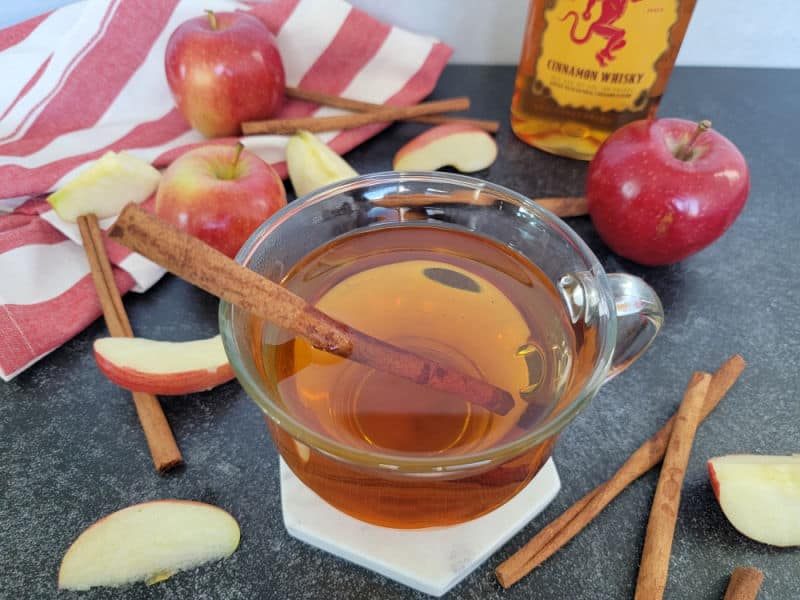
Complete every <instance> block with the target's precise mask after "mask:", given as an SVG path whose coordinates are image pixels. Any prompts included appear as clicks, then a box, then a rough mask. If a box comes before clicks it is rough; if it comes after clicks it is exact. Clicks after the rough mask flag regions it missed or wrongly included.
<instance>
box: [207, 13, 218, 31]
mask: <svg viewBox="0 0 800 600" xmlns="http://www.w3.org/2000/svg"><path fill="white" fill-rule="evenodd" d="M206 14H208V22H209V23H210V25H211V29H212V30H213V31H216V30H217V15H215V14H214V11H213V10H207V11H206Z"/></svg>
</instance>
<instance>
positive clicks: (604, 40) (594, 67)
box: [511, 0, 695, 160]
mask: <svg viewBox="0 0 800 600" xmlns="http://www.w3.org/2000/svg"><path fill="white" fill-rule="evenodd" d="M694 5H695V0H531V4H530V11H529V14H528V21H527V25H526V28H525V40H524V42H523V49H522V57H521V59H520V64H519V69H518V71H517V77H516V82H515V86H514V96H513V98H512V101H511V127H512V129H513V130H514V133H515V134H516V135H517V136H518V137H519V138H521V139H522V140H523V141H525V142H527V143H528V144H530V145H532V146H535V147H537V148H540V149H542V150H545V151H547V152H552V153H554V154H560V155H562V156H569V157H572V158H578V159H583V160H590V159H591V158H592V157H593V156H594V153H595V152H596V150H597V148H598V147H599V146H600V144H602V142H603V140H605V139H606V137H608V135H609V134H610V133H611V132H612V131H614V130H615V129H617V128H619V127H621V126H622V125H624V124H625V123H628V122H630V121H634V120H636V119H643V118H650V117H654V116H655V113H656V110H657V109H658V104H659V102H660V101H661V97H662V95H663V94H664V90H665V88H666V87H667V82H668V81H669V76H670V73H671V72H672V67H673V65H674V64H675V58H676V56H677V54H678V50H679V49H680V45H681V42H682V41H683V36H684V35H685V33H686V28H687V27H688V25H689V19H690V18H691V15H692V11H693V10H694Z"/></svg>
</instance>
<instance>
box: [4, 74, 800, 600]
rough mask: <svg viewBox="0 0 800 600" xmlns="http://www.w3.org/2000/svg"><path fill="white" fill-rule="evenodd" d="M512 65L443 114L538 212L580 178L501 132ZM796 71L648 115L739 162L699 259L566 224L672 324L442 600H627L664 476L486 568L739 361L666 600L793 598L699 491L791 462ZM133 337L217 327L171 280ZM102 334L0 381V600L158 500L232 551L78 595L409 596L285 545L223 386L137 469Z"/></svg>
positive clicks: (268, 481) (274, 480)
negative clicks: (730, 595) (172, 444)
mask: <svg viewBox="0 0 800 600" xmlns="http://www.w3.org/2000/svg"><path fill="white" fill-rule="evenodd" d="M513 77H514V69H513V68H510V67H469V66H451V67H448V68H447V69H446V70H445V72H444V74H443V76H442V78H441V81H440V83H439V86H438V88H437V90H436V94H435V95H436V96H437V97H446V96H454V95H469V96H470V97H471V98H472V99H473V110H472V111H471V112H472V114H474V115H476V116H480V117H485V118H496V119H500V120H501V121H502V122H503V128H502V130H501V132H500V133H499V134H498V136H497V139H498V142H499V145H500V158H499V160H498V161H497V163H496V164H495V165H493V166H492V167H491V168H490V169H489V170H488V171H487V172H483V173H478V174H477V175H478V176H481V177H484V178H486V179H488V180H490V181H493V182H495V183H499V184H501V185H505V186H508V187H510V188H513V189H515V190H517V191H520V192H522V193H525V194H529V195H531V196H547V195H574V194H579V193H581V190H582V185H583V175H584V172H585V168H586V165H585V163H582V162H577V161H572V160H568V159H563V158H558V157H554V156H550V155H547V154H544V153H542V152H539V151H536V150H533V149H531V148H529V147H528V146H525V145H524V144H522V143H521V142H519V141H518V140H517V139H516V138H515V137H514V136H513V134H511V132H510V130H509V128H508V123H507V121H508V104H509V99H510V97H511V92H512V84H513ZM799 95H800V71H788V70H751V69H717V68H713V69H712V68H679V69H676V71H675V73H674V75H673V78H672V81H671V83H670V87H669V89H668V91H667V95H666V97H665V99H664V102H663V104H662V107H661V110H660V115H661V116H680V117H684V118H688V119H701V118H710V119H712V120H713V122H714V126H715V127H716V128H717V129H718V130H720V131H721V132H723V133H724V134H725V135H727V136H728V137H729V138H730V139H731V140H733V142H734V143H735V144H737V145H738V146H739V148H740V149H741V150H742V152H743V153H744V155H745V157H746V158H747V160H748V162H749V165H750V168H751V175H752V191H751V194H750V198H749V200H748V203H747V205H746V207H745V209H744V212H743V213H742V215H741V216H740V218H739V219H738V221H737V222H736V223H735V224H734V225H733V227H732V228H731V229H730V230H729V231H728V232H727V233H726V234H725V236H724V237H722V238H721V239H720V240H719V241H717V242H716V243H715V244H714V245H713V246H711V247H710V248H708V249H706V250H704V251H703V252H701V253H700V254H698V255H696V256H694V257H692V258H689V259H688V260H686V261H685V262H683V263H682V264H678V265H675V266H671V267H665V268H643V267H638V266H636V265H634V264H632V263H629V262H627V261H625V260H622V259H620V258H618V257H616V256H614V255H612V254H610V252H609V251H608V250H607V248H605V246H604V245H603V243H602V242H601V241H600V240H599V238H598V237H597V235H596V234H595V233H594V230H593V229H592V225H591V223H590V221H589V220H588V219H587V218H576V219H572V220H570V224H571V225H572V226H573V227H574V228H575V229H576V230H577V231H578V233H579V234H580V235H581V236H582V237H583V238H584V239H585V240H586V241H587V243H588V244H589V245H590V246H591V248H592V249H593V250H594V251H595V252H596V254H597V255H598V257H599V258H600V260H601V262H602V263H603V265H604V266H605V268H606V269H607V270H608V271H628V272H631V273H634V274H637V275H639V276H641V277H643V278H644V279H645V280H647V281H648V282H649V283H650V284H651V285H652V286H653V287H654V288H655V289H656V291H657V292H658V293H659V294H660V295H661V298H662V301H663V303H664V308H665V311H666V323H665V326H664V329H663V330H662V333H661V334H660V336H659V338H658V339H657V341H656V342H655V344H654V345H653V347H652V348H651V349H650V350H649V351H648V352H647V354H646V355H645V356H644V357H643V358H642V359H641V360H640V361H639V362H638V363H637V364H636V365H634V366H633V367H632V368H631V369H630V370H629V371H627V372H626V373H624V374H622V375H620V376H619V377H617V378H616V379H614V380H613V381H611V382H610V383H608V384H607V385H606V386H604V387H603V389H602V390H601V391H600V393H599V395H598V396H597V397H596V399H595V400H594V402H593V403H592V404H591V406H590V407H589V408H588V409H587V410H586V411H585V412H584V413H582V414H581V415H580V416H579V417H578V418H577V420H576V421H575V422H574V423H572V424H571V425H570V426H569V427H568V428H567V430H566V431H565V432H564V433H563V434H562V436H561V439H560V442H559V445H558V446H557V448H556V452H555V459H556V464H557V466H558V469H559V471H560V474H561V478H562V482H563V487H562V491H561V492H560V494H559V495H558V496H557V497H556V499H555V500H554V502H553V503H552V504H551V505H550V507H549V508H548V509H547V510H546V511H545V512H544V513H543V514H542V515H540V516H539V517H538V518H536V519H535V520H534V521H533V522H532V523H530V525H529V526H528V527H527V528H526V529H525V530H523V531H522V532H521V533H520V534H518V535H517V536H516V537H514V538H513V539H512V540H511V541H510V542H509V543H508V544H507V545H506V546H505V547H504V548H502V549H501V550H500V551H499V552H497V554H495V556H493V557H492V558H490V559H489V560H488V561H487V562H486V563H485V564H484V565H483V566H481V567H480V568H478V569H477V570H476V571H475V572H474V573H473V574H472V575H471V576H470V577H469V578H468V579H466V580H465V581H464V582H463V583H461V584H460V585H459V586H458V587H456V588H455V589H454V590H453V591H452V592H450V594H449V595H448V596H447V597H448V598H481V599H483V598H503V599H512V598H525V599H538V598H548V599H569V600H580V599H592V600H594V599H612V598H627V597H631V596H632V593H633V589H634V586H635V583H636V575H637V570H638V565H639V556H640V553H641V548H642V543H643V540H644V533H645V527H646V523H647V515H648V512H649V508H650V502H651V499H652V495H653V491H654V489H655V485H656V480H657V475H658V472H657V470H654V471H652V472H651V473H649V474H648V475H646V476H644V477H642V478H641V479H640V480H638V481H637V482H635V483H634V484H633V485H631V486H630V487H629V488H628V489H627V490H625V491H624V492H623V493H622V494H621V495H620V496H619V498H617V499H616V500H615V501H614V502H613V503H612V504H611V505H610V506H609V507H608V508H607V509H606V510H605V511H604V512H603V513H602V514H601V515H600V516H599V517H598V518H597V519H596V520H595V521H594V522H593V523H591V524H590V525H589V526H588V527H587V528H586V529H585V530H584V531H583V532H582V533H581V534H579V535H578V537H577V538H576V539H575V540H573V541H572V543H570V544H569V545H568V546H567V547H565V548H563V549H562V550H561V551H560V552H558V553H557V554H556V555H555V556H553V557H552V558H551V559H550V560H548V561H547V562H545V563H544V564H543V565H542V566H541V567H539V568H538V569H536V570H535V571H534V572H533V573H531V574H530V575H529V576H528V577H527V578H525V579H524V580H523V581H522V582H520V583H519V584H517V585H516V586H515V587H513V588H512V589H510V590H508V591H503V590H502V589H501V588H500V586H499V585H498V584H497V582H496V581H495V579H494V574H493V570H494V567H496V566H497V565H498V564H499V563H500V562H501V561H502V560H504V559H505V558H506V557H508V556H509V555H510V554H511V553H512V552H514V551H515V550H516V549H517V548H519V547H520V546H521V545H522V544H523V543H524V542H525V541H527V540H528V539H529V538H530V537H531V535H532V534H534V533H535V532H536V531H538V530H539V529H540V528H541V527H542V526H543V525H544V524H546V523H547V522H549V521H550V520H552V519H553V518H555V517H556V516H557V515H559V514H560V513H561V512H562V511H563V510H564V509H565V508H567V507H568V506H570V505H571V504H572V503H573V502H574V501H575V500H577V499H578V498H580V497H581V496H582V495H583V494H584V493H586V492H587V491H588V490H590V489H591V488H593V487H594V486H595V485H597V484H599V483H600V482H602V481H604V480H605V479H606V478H608V477H609V476H610V475H611V474H612V473H613V472H614V471H615V470H616V468H617V467H618V466H619V465H621V464H622V462H623V461H624V460H625V459H626V458H627V457H628V456H629V455H630V453H631V452H632V451H633V450H634V449H635V448H637V447H638V446H639V444H640V443H641V442H642V441H644V440H645V439H646V438H648V437H649V436H650V435H651V434H652V433H653V432H655V431H656V430H657V429H658V428H659V427H660V426H661V425H662V423H663V422H664V421H665V420H666V419H667V418H668V417H669V415H671V414H672V412H673V411H674V410H675V409H676V407H677V405H678V403H679V401H680V398H681V395H682V391H683V389H684V387H685V384H686V382H687V381H688V379H689V376H690V374H691V372H692V371H693V370H695V369H704V370H714V369H716V368H717V367H718V366H719V365H720V363H721V362H722V361H723V360H724V359H725V358H727V357H728V356H729V355H731V354H733V353H735V352H738V353H740V354H742V355H743V356H744V357H745V359H746V360H747V361H748V367H747V369H746V370H745V372H744V375H743V376H742V378H741V379H740V381H739V383H738V384H737V385H736V386H735V387H734V389H733V390H732V391H731V392H730V393H729V394H728V396H727V398H726V399H725V400H724V401H723V402H722V404H721V405H720V406H719V407H718V409H717V410H716V412H715V413H714V414H713V415H712V416H711V417H709V419H708V420H707V421H706V423H705V424H704V425H703V426H702V427H701V429H700V430H699V433H698V436H697V439H696V444H695V448H694V451H693V453H692V457H691V460H690V463H689V469H688V473H687V478H686V481H685V486H684V491H683V496H682V503H681V507H680V514H679V517H678V524H677V530H676V533H675V543H674V545H673V549H672V560H671V569H670V575H669V584H668V588H667V595H666V596H667V597H669V598H692V599H709V600H712V599H713V600H717V599H719V598H721V597H722V595H723V593H724V589H725V585H726V583H727V579H728V576H729V575H730V572H731V571H732V569H733V568H734V567H736V566H737V565H751V566H756V567H759V568H761V569H763V571H764V573H765V575H766V580H765V582H764V585H763V588H762V593H761V595H760V598H762V599H765V600H766V599H780V600H784V599H785V600H795V599H797V598H798V597H800V591H798V590H799V589H800V588H798V581H799V580H800V549H778V548H773V547H769V546H765V545H761V544H758V543H755V542H751V541H749V540H748V539H746V538H744V537H743V536H741V535H740V534H738V533H737V532H736V531H735V530H734V529H733V528H732V527H731V526H730V525H729V524H728V522H727V521H726V519H725V517H724V516H723V514H722V513H721V511H720V509H719V507H718V505H717V502H716V500H715V499H714V497H713V494H712V491H711V488H710V486H709V483H708V477H707V474H706V468H705V462H706V460H707V459H708V458H709V457H711V456H715V455H720V454H727V453H734V452H745V453H763V454H768V453H772V454H783V453H791V452H800V404H799V403H798V392H800V370H798V367H797V360H798V358H797V357H798V356H800V325H799V324H798V323H800V319H799V318H798V317H800V314H798V302H797V296H798V292H800V283H798V282H799V281H800V263H799V262H798V257H797V254H798V250H800V233H798V231H799V230H800V204H798V202H799V200H798V196H797V192H796V190H797V181H796V178H797V173H798V171H800V158H799V157H800V152H798V140H800V126H799V125H798V120H797V108H798V104H797V103H798V97H799ZM421 129H422V126H421V125H413V124H403V125H396V126H392V127H391V128H390V129H388V130H387V131H386V132H384V133H383V134H381V135H379V136H378V137H376V138H374V139H373V140H371V141H369V142H367V143H365V144H363V145H362V146H360V147H359V148H358V149H356V150H355V151H353V152H351V153H350V154H349V155H348V157H347V158H348V159H349V160H350V161H351V163H352V164H353V165H354V167H355V168H356V169H357V170H358V171H360V172H362V173H363V172H370V171H380V170H387V169H389V168H390V167H391V157H392V156H393V154H394V152H395V151H396V149H397V148H399V147H400V145H401V144H402V143H403V142H405V141H406V140H408V139H410V138H411V137H412V136H413V135H415V134H416V133H418V132H419V131H420V130H421ZM125 303H126V306H127V308H128V310H129V313H130V317H131V321H132V323H133V325H134V329H135V331H136V332H137V333H138V334H139V335H141V336H145V337H153V338H160V339H173V340H181V339H194V338H198V337H203V336H207V335H212V334H214V333H215V332H216V331H217V321H216V309H217V302H216V301H215V300H214V299H213V298H211V297H209V296H208V295H206V294H205V293H203V292H200V291H198V290H196V289H194V288H192V287H190V286H189V285H188V284H185V283H184V282H182V281H179V280H177V279H175V278H173V277H172V276H167V277H165V278H164V279H163V280H162V281H161V282H160V283H158V284H157V285H156V286H155V287H154V288H153V289H152V290H151V291H149V292H148V293H147V294H144V295H137V294H130V295H128V296H127V297H126V298H125ZM105 334H106V332H105V325H104V323H103V322H102V320H98V321H97V322H95V323H94V324H92V325H91V326H90V327H89V328H88V329H87V330H86V331H84V332H83V333H82V334H81V335H79V336H77V337H76V338H75V339H73V340H72V341H70V342H69V343H68V344H66V345H65V346H64V347H62V348H60V349H58V350H57V351H55V352H53V353H52V354H51V355H50V356H48V357H46V358H45V359H43V360H42V361H41V362H39V363H38V364H36V365H35V366H34V367H32V368H31V369H29V370H28V371H26V372H25V373H23V374H22V375H20V376H18V377H17V378H16V379H15V380H14V381H12V382H11V383H7V384H2V383H0V597H3V598H51V597H56V596H58V597H70V596H73V595H74V594H68V593H61V594H58V593H57V590H56V576H57V571H58V566H59V563H60V560H61V557H62V555H63V553H64V552H65V550H66V549H67V547H68V546H69V545H70V543H71V542H72V541H73V540H74V538H75V537H76V536H77V535H78V534H79V533H80V532H81V531H82V530H83V529H84V528H85V527H86V526H88V525H89V524H90V523H92V522H94V521H95V520H97V519H98V518H99V517H101V516H103V515H105V514H107V513H110V512H112V511H114V510H117V509H119V508H122V507H124V506H128V505H130V504H133V503H136V502H141V501H145V500H152V499H157V498H170V497H178V498H190V499H195V500H202V501H206V502H211V503H213V504H217V505H219V506H221V507H223V508H225V509H227V510H228V511H230V512H231V513H232V514H233V515H234V516H235V517H236V518H237V519H238V521H239V523H240V525H241V528H242V541H241V546H240V548H239V549H238V550H237V552H236V553H235V554H234V555H233V556H232V557H231V558H229V559H227V560H225V561H224V562H220V563H217V564H212V565H208V566H205V567H201V568H199V569H196V570H193V571H190V572H185V573H181V574H178V575H176V576H174V577H173V578H172V579H170V580H168V581H166V582H163V583H160V584H158V585H156V586H153V587H149V588H148V587H145V586H144V585H142V584H137V585H134V586H131V587H128V588H126V589H125V590H124V591H123V592H120V591H119V590H105V589H98V590H93V591H91V592H89V593H85V594H84V597H86V598H111V597H114V598H118V597H125V598H281V599H282V598H334V597H336V598H423V597H424V596H423V595H422V594H418V593H414V592H412V591H410V590H409V589H408V588H405V587H403V586H402V585H400V584H397V583H394V582H391V581H388V580H386V579H384V578H383V577H380V576H378V575H375V574H373V573H371V572H369V571H366V570H364V569H361V568H359V567H355V566H352V565H350V564H348V563H346V562H344V561H343V560H340V559H338V558H334V557H332V556H330V555H328V554H325V553H324V552H322V551H319V550H316V549H314V548H311V547H309V546H306V545H304V544H302V543H300V542H297V541H296V540H294V539H292V538H290V537H289V536H288V534H287V533H286V531H285V530H284V528H283V524H282V521H281V512H280V501H279V492H278V469H277V455H276V452H275V450H274V448H273V447H272V445H271V442H270V440H269V437H268V435H267V430H266V428H265V427H264V423H263V421H262V419H261V416H260V413H259V411H258V410H257V409H256V406H255V404H254V403H252V402H251V401H250V400H249V399H248V398H247V396H246V395H245V393H244V392H243V391H242V390H241V388H240V387H239V386H238V384H236V383H230V384H227V385H225V386H222V387H220V388H217V389H215V390H213V391H211V392H207V393H202V394H195V395H192V396H187V397H173V398H163V399H162V404H163V406H164V409H165V411H166V414H167V417H168V419H169V422H170V423H171V425H172V427H173V430H174V432H175V436H176V438H177V440H178V443H179V445H180V448H181V450H182V452H183V456H184V458H185V460H186V466H185V467H183V468H181V469H179V470H177V471H175V472H173V473H170V474H168V475H166V476H159V475H157V474H156V473H155V471H154V470H153V468H152V464H151V461H150V457H149V454H148V452H147V449H146V447H145V443H144V439H143V437H142V434H141V431H140V428H139V425H138V422H137V419H136V415H135V412H134V408H133V405H132V403H131V402H130V400H129V395H128V393H127V392H125V391H124V390H122V389H120V388H117V387H116V386H114V385H113V384H111V383H110V382H108V381H107V380H106V379H105V378H104V377H103V376H102V375H101V374H100V372H99V371H98V370H97V367H96V366H95V363H94V359H93V357H92V353H91V344H92V340H94V339H95V338H97V337H99V336H103V335H105Z"/></svg>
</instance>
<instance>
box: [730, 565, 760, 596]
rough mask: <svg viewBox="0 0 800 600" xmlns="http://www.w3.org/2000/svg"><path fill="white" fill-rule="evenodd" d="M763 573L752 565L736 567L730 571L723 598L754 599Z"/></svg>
mask: <svg viewBox="0 0 800 600" xmlns="http://www.w3.org/2000/svg"><path fill="white" fill-rule="evenodd" d="M763 581H764V573H762V572H761V571H760V570H758V569H756V568H754V567H736V568H735V569H734V570H733V573H731V578H730V581H728V588H727V589H726V590H725V598H724V599H723V600H756V598H757V597H758V590H759V589H760V588H761V583H762V582H763Z"/></svg>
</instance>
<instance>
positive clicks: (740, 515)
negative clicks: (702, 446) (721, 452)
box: [708, 454, 800, 546]
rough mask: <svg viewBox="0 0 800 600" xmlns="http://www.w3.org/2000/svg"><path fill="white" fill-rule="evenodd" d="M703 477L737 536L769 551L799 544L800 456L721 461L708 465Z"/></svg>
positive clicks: (725, 458)
mask: <svg viewBox="0 0 800 600" xmlns="http://www.w3.org/2000/svg"><path fill="white" fill-rule="evenodd" d="M708 474H709V476H710V478H711V487H712V488H713V490H714V494H715V495H716V497H717V500H718V501H719V505H720V507H721V508H722V512H723V513H724V514H725V516H726V517H727V519H728V521H730V523H731V525H733V526H734V527H735V528H736V529H737V530H738V531H739V532H740V533H742V534H743V535H745V536H747V537H749V538H750V539H753V540H755V541H757V542H762V543H764V544H771V545H773V546H797V545H800V455H797V454H795V455H791V456H766V455H761V456H756V455H748V454H731V455H728V456H720V457H716V458H712V459H710V460H709V461H708Z"/></svg>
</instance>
